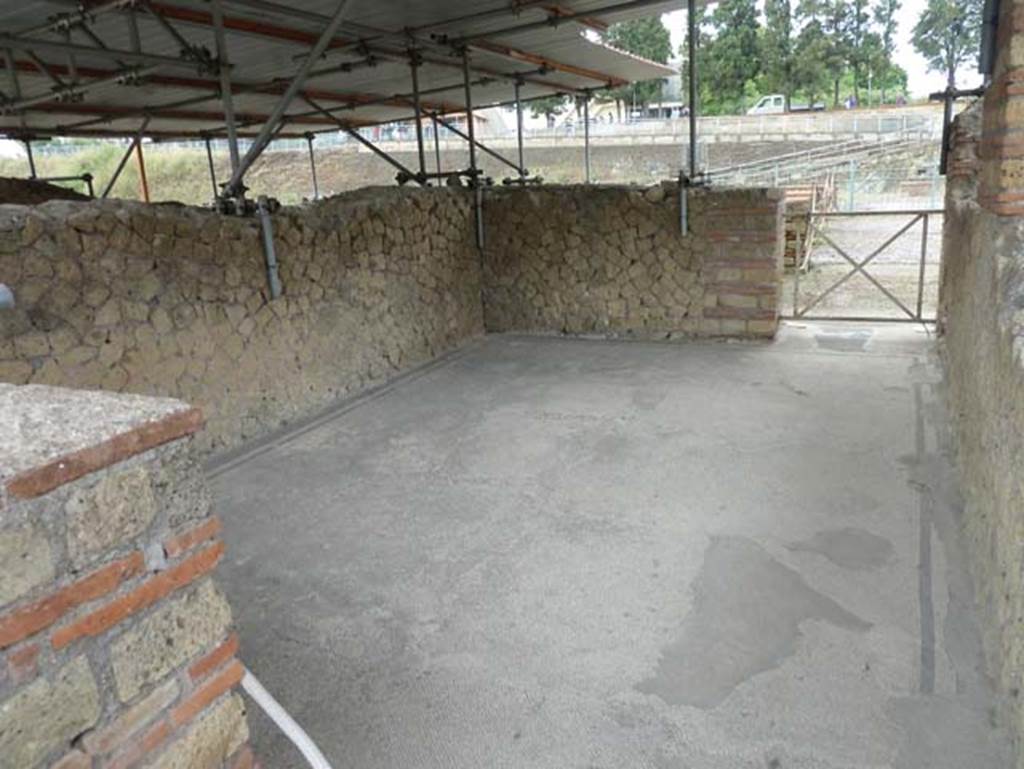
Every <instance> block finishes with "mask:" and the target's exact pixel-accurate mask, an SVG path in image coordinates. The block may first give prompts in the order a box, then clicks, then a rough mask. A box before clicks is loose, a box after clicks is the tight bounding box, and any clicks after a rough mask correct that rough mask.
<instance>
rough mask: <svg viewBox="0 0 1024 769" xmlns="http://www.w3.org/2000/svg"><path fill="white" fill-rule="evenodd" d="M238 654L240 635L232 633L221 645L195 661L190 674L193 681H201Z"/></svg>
mask: <svg viewBox="0 0 1024 769" xmlns="http://www.w3.org/2000/svg"><path fill="white" fill-rule="evenodd" d="M236 654H238V636H237V635H236V634H234V633H232V634H231V635H230V636H228V638H227V640H226V641H224V643H222V644H221V645H220V646H218V647H217V648H216V649H214V650H213V651H212V652H210V653H209V654H207V655H206V656H205V657H203V658H202V659H200V660H199V661H198V662H195V663H194V664H193V665H192V666H191V667H190V668H189V669H188V675H189V678H191V679H192V682H193V683H196V682H198V681H201V680H202V679H204V678H206V676H208V675H210V673H212V672H213V671H214V670H216V669H217V668H219V667H222V666H223V665H224V663H226V662H227V661H228V660H230V659H232V658H233V657H234V656H235V655H236Z"/></svg>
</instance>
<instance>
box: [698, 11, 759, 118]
mask: <svg viewBox="0 0 1024 769" xmlns="http://www.w3.org/2000/svg"><path fill="white" fill-rule="evenodd" d="M710 21H711V25H712V27H713V29H714V31H715V35H714V37H713V38H712V39H711V40H710V41H709V42H708V44H707V48H706V52H705V54H704V56H703V57H702V60H703V67H701V69H702V71H703V77H704V78H705V79H707V80H708V81H710V82H711V83H712V84H713V85H714V90H715V92H716V97H717V99H719V100H722V101H730V102H734V103H736V102H742V100H743V95H744V92H745V90H746V85H747V82H748V81H750V80H753V79H754V78H756V77H757V76H758V75H759V74H760V73H761V63H760V56H759V55H758V54H759V53H760V50H759V47H758V29H759V24H758V16H757V4H756V2H755V0H721V2H719V3H718V5H717V6H716V7H715V10H714V12H713V13H712V14H711V20H710Z"/></svg>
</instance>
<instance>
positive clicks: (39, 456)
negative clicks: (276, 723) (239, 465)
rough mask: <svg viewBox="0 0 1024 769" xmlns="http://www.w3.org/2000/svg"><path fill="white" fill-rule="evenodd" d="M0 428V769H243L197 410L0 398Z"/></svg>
mask: <svg viewBox="0 0 1024 769" xmlns="http://www.w3.org/2000/svg"><path fill="white" fill-rule="evenodd" d="M0 424H2V425H3V431H2V432H0V767H3V768H4V769H36V767H53V768H54V769H57V768H58V767H59V769H87V768H89V767H94V766H95V767H100V766H102V767H105V769H128V768H129V767H134V766H142V765H145V766H147V767H153V768H154V769H186V768H192V767H195V768H196V769H198V768H199V767H203V769H220V768H221V767H225V768H230V769H244V768H247V767H251V766H252V761H253V758H252V753H251V751H250V750H249V748H248V746H247V741H248V729H247V726H246V714H245V707H244V705H243V702H242V700H241V698H240V696H239V695H238V694H237V693H235V691H234V689H235V687H236V685H237V684H238V683H239V681H240V679H241V677H242V674H243V669H242V666H241V663H239V662H238V661H237V660H236V659H235V652H236V650H237V646H238V640H237V638H236V637H235V636H234V634H233V633H232V627H231V625H232V618H231V609H230V607H229V606H228V604H227V601H226V600H225V598H224V596H223V595H222V594H221V592H220V591H219V590H218V588H217V586H216V584H215V582H214V581H213V579H212V578H211V576H210V575H211V572H212V570H213V568H214V567H215V566H216V564H217V562H218V561H219V559H220V558H221V556H222V554H223V551H224V547H223V544H222V543H221V542H220V541H219V539H218V537H217V535H218V532H219V525H218V523H217V519H216V518H214V517H212V516H211V513H210V498H209V493H208V490H207V488H206V485H205V478H204V474H203V470H202V467H201V464H200V462H199V459H198V456H197V453H196V451H195V447H194V438H193V437H192V435H193V433H195V431H197V430H198V429H199V428H200V427H201V424H202V418H201V415H200V413H199V412H198V410H196V409H193V408H190V407H188V406H186V405H185V404H183V403H180V402H178V401H172V400H167V399H159V400H158V399H153V398H144V397H138V396H124V395H113V394H109V393H84V392H81V391H71V390H63V389H56V388H49V387H13V386H11V385H0Z"/></svg>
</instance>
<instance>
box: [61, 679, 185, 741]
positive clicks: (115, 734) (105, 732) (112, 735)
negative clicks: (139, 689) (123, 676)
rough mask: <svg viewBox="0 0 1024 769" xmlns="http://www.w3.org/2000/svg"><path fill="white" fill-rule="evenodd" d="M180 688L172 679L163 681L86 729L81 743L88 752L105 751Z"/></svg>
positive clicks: (129, 735) (128, 736)
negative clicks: (101, 723) (100, 723)
mask: <svg viewBox="0 0 1024 769" xmlns="http://www.w3.org/2000/svg"><path fill="white" fill-rule="evenodd" d="M179 691H180V687H179V685H178V682H177V681H176V680H175V679H171V680H169V681H166V682H164V683H163V684H161V685H160V686H158V687H157V688H156V689H154V690H153V691H151V692H150V693H149V694H147V695H146V696H145V697H143V698H142V699H141V700H139V701H138V702H136V703H134V704H133V705H132V706H131V707H129V708H128V709H127V710H124V711H122V712H120V713H118V715H117V717H116V718H114V720H113V721H111V722H110V723H108V724H106V725H105V726H103V727H102V728H100V729H96V730H93V731H90V732H88V733H86V734H85V735H84V736H83V737H82V738H81V745H82V747H83V748H85V750H86V751H88V752H89V753H91V754H94V755H102V754H105V753H109V752H111V751H112V750H114V749H115V748H117V747H118V746H120V745H123V744H125V743H126V742H128V741H129V740H130V739H131V738H132V737H133V735H135V734H137V733H138V732H139V731H140V730H141V729H142V728H143V727H145V726H146V725H147V724H149V723H152V722H153V721H154V720H156V717H157V716H158V715H160V714H161V713H162V712H163V711H165V710H166V709H167V708H168V707H170V705H171V703H173V702H174V701H175V700H176V699H177V697H178V693H179Z"/></svg>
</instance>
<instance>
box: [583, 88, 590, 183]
mask: <svg viewBox="0 0 1024 769" xmlns="http://www.w3.org/2000/svg"><path fill="white" fill-rule="evenodd" d="M583 168H584V179H585V181H586V183H587V184H590V91H587V92H586V94H584V96H583Z"/></svg>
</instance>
